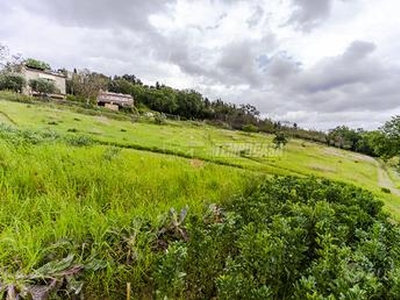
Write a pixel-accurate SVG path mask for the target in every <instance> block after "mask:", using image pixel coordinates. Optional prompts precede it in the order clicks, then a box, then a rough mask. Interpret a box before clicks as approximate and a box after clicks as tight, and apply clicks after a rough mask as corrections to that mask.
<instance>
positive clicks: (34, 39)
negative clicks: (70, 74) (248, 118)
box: [0, 0, 400, 130]
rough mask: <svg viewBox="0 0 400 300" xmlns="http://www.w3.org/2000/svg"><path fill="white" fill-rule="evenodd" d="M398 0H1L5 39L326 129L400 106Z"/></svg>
mask: <svg viewBox="0 0 400 300" xmlns="http://www.w3.org/2000/svg"><path fill="white" fill-rule="evenodd" d="M398 11H400V1H398V0H380V1H375V0H250V1H238V0H164V1H162V0H142V1H139V0H112V1H111V0H85V1H83V0H35V1H32V0H0V44H3V45H7V46H8V48H9V49H10V50H11V52H13V53H20V54H22V55H23V57H33V58H37V59H41V60H45V61H47V62H49V63H50V64H51V66H52V67H53V68H54V69H57V68H62V67H65V68H67V69H70V70H72V69H73V68H78V69H83V68H88V69H90V70H92V71H96V72H101V73H104V74H107V75H114V74H120V75H122V74H125V73H129V74H135V75H136V76H137V77H139V78H140V79H142V81H144V82H145V83H147V84H155V82H156V81H159V82H160V83H164V84H166V85H169V86H172V87H174V88H193V89H196V90H198V91H200V92H201V93H203V95H205V96H207V97H208V98H209V99H217V98H221V99H222V100H224V101H227V102H232V103H237V104H240V103H250V104H253V105H255V106H256V107H257V108H258V109H259V110H260V112H261V114H262V116H265V117H269V118H273V119H274V120H280V121H288V122H293V123H294V122H296V123H298V124H299V125H300V126H301V127H303V128H310V129H320V130H327V129H329V128H333V127H335V126H337V125H341V124H344V125H348V126H350V127H353V128H359V127H363V128H365V129H375V128H378V127H379V126H381V125H382V124H383V123H384V122H385V121H387V120H389V119H390V117H391V116H394V115H397V114H400V51H399V49H400V18H399V17H398Z"/></svg>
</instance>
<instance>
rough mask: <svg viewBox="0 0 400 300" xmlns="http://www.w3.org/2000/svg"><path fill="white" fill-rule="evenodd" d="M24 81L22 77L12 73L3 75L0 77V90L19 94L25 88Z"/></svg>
mask: <svg viewBox="0 0 400 300" xmlns="http://www.w3.org/2000/svg"><path fill="white" fill-rule="evenodd" d="M25 85H26V81H25V79H24V78H23V77H22V76H19V75H15V74H12V73H4V74H1V75H0V90H10V91H13V92H16V93H21V92H22V89H23V88H24V87H25Z"/></svg>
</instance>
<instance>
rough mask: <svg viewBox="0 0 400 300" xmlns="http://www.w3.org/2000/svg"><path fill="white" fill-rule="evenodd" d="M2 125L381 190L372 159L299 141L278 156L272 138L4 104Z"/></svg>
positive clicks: (191, 125)
mask: <svg viewBox="0 0 400 300" xmlns="http://www.w3.org/2000/svg"><path fill="white" fill-rule="evenodd" d="M0 116H1V119H0V122H5V123H6V124H8V125H10V126H14V127H17V128H19V129H29V130H39V131H55V132H58V133H61V134H67V133H68V134H75V135H85V136H88V137H90V138H92V139H93V140H94V141H97V142H99V143H101V144H113V145H116V146H120V147H126V148H133V149H137V150H146V151H153V152H164V153H167V154H173V155H176V156H182V157H189V158H190V157H193V158H199V159H203V160H206V161H210V162H215V163H220V164H227V165H233V166H237V167H241V168H245V169H250V170H256V171H263V172H266V173H269V174H282V175H284V174H293V175H310V174H314V175H317V176H324V177H327V178H330V179H336V180H342V181H345V182H351V183H353V184H356V185H360V186H363V187H366V188H369V189H372V190H378V186H379V185H378V172H377V168H378V165H377V163H376V161H375V160H374V159H372V158H370V157H368V156H365V155H360V154H355V153H352V152H348V151H343V150H339V149H336V148H331V147H326V146H324V145H318V144H314V143H309V142H305V141H301V140H296V139H293V140H291V141H290V143H289V144H288V145H287V147H286V148H285V149H284V150H283V151H279V150H278V151H276V150H275V149H274V147H273V144H272V142H271V141H272V136H269V135H265V134H257V133H245V132H240V131H230V130H222V129H217V128H215V127H212V126H208V125H205V124H202V123H197V122H171V121H169V122H168V124H166V125H156V124H151V123H146V122H132V121H129V120H128V121H127V120H115V119H110V118H107V117H104V116H102V115H97V116H91V115H86V114H81V113H77V112H74V110H73V109H70V108H66V107H62V106H60V105H54V104H47V105H29V104H22V103H15V102H8V101H0Z"/></svg>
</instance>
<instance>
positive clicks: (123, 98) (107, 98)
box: [97, 90, 134, 110]
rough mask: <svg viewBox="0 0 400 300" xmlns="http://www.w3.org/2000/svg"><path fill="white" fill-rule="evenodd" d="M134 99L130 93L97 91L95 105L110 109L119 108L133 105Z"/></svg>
mask: <svg viewBox="0 0 400 300" xmlns="http://www.w3.org/2000/svg"><path fill="white" fill-rule="evenodd" d="M133 104H134V100H133V97H132V96H131V95H126V94H119V93H111V92H105V91H103V90H100V91H99V94H98V96H97V105H99V106H104V107H106V108H109V109H112V110H119V109H120V108H121V107H133Z"/></svg>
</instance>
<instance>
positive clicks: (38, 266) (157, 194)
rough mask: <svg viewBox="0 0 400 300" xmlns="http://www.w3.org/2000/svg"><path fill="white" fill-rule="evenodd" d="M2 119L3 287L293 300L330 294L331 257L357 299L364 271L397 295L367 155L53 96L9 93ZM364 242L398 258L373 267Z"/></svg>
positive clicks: (384, 182) (377, 170)
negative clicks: (279, 145)
mask: <svg viewBox="0 0 400 300" xmlns="http://www.w3.org/2000/svg"><path fill="white" fill-rule="evenodd" d="M0 123H2V124H3V125H1V127H0V167H1V168H0V195H1V200H2V205H1V209H0V228H1V229H2V230H1V233H0V253H1V254H0V271H1V279H0V294H1V293H5V294H7V295H9V293H11V292H10V291H12V292H13V293H18V294H21V295H22V294H23V293H25V294H26V295H30V294H32V293H34V292H36V291H37V290H38V291H39V292H40V293H43V294H44V293H47V292H48V293H50V291H53V290H55V291H56V292H57V293H59V294H57V295H58V297H60V298H66V296H65V295H66V294H65V293H67V294H68V293H69V294H68V295H69V296H68V297H71V295H73V294H74V293H76V294H79V293H80V291H81V289H82V288H83V289H84V294H85V295H86V296H87V298H88V299H92V298H96V297H98V296H99V295H101V296H102V298H104V299H106V298H107V299H122V298H124V297H125V296H126V294H128V295H129V294H130V293H131V291H132V297H137V298H141V299H155V298H157V299H158V298H161V299H165V298H164V297H167V298H168V299H200V298H203V299H204V298H212V297H216V295H218V297H217V298H219V299H243V298H249V299H250V298H252V299H264V298H265V297H267V298H268V297H275V298H276V297H278V298H279V299H284V298H285V295H286V291H288V293H291V295H295V296H294V297H301V298H304V297H306V296H305V295H306V294H307V295H308V293H309V291H308V290H307V289H309V285H310V284H314V285H315V289H314V290H313V292H315V293H316V292H317V291H318V293H319V294H318V295H320V296H321V297H322V296H325V297H328V296H329V293H328V289H327V287H326V285H325V283H324V282H326V280H325V277H324V276H325V275H323V272H321V268H322V266H325V267H324V268H326V267H327V266H326V264H325V259H326V260H331V259H332V256H333V255H338V257H337V261H339V267H338V268H337V267H336V266H335V264H332V266H331V268H332V270H331V271H332V272H331V273H330V274H331V276H332V278H331V279H332V282H335V284H337V287H336V288H335V289H334V291H333V292H332V295H339V294H340V293H345V294H346V295H348V296H349V297H350V296H353V297H356V298H357V299H361V298H359V297H357V296H354V295H358V296H359V295H362V293H361V292H360V294H357V291H353V290H351V289H350V287H352V286H356V285H357V284H358V283H357V282H358V279H354V278H352V277H351V276H350V275H351V274H353V273H354V272H355V270H357V274H358V275H357V276H360V278H363V279H362V280H364V279H365V281H362V282H363V283H362V284H360V288H361V289H364V288H365V289H366V290H367V291H369V292H370V291H372V290H373V289H376V290H375V293H376V294H378V293H379V295H381V296H382V297H386V296H389V295H394V294H395V293H396V290H395V287H392V286H394V285H393V284H391V283H390V282H391V281H395V280H397V279H396V278H397V277H395V276H397V275H396V274H397V273H396V272H397V271H396V270H394V269H393V268H394V267H391V266H397V258H396V257H395V256H394V254H393V255H391V254H390V253H391V252H390V251H392V250H390V249H389V245H390V244H391V243H397V241H400V238H399V239H397V238H394V236H396V233H395V229H392V228H391V227H390V226H391V225H390V224H389V223H388V221H387V219H386V217H385V215H384V214H382V212H381V204H380V203H381V202H379V201H377V200H376V199H375V197H377V198H379V199H382V200H384V201H385V204H386V208H387V209H388V210H389V211H390V212H391V213H392V218H393V219H400V218H399V217H398V216H399V215H400V214H399V213H400V197H399V196H398V195H396V193H397V189H396V187H395V184H398V181H397V183H396V177H395V176H396V174H395V173H394V172H392V171H391V170H390V169H386V167H385V166H384V165H381V164H380V162H378V161H376V160H375V159H373V158H371V157H368V156H364V155H360V154H355V153H352V152H348V151H343V150H339V149H336V148H331V147H326V146H325V145H320V144H313V143H309V142H304V141H301V140H296V139H292V140H290V141H289V143H288V144H287V145H286V147H285V148H284V149H283V150H282V151H277V150H275V149H274V148H273V146H272V136H269V135H265V134H257V133H245V132H240V131H231V130H223V129H219V128H216V127H212V126H209V125H206V124H203V123H199V122H178V121H167V123H166V124H163V125H157V124H154V121H153V120H151V119H146V118H143V119H141V120H136V119H135V120H132V119H130V117H129V116H127V115H123V114H111V113H109V112H107V111H91V110H85V109H82V108H77V107H68V106H62V105H59V104H54V103H18V102H12V101H5V100H0ZM271 175H294V176H296V178H297V177H300V178H303V177H305V176H307V175H315V176H318V177H322V178H327V179H332V180H336V181H342V182H345V183H350V184H353V185H354V186H353V185H350V186H347V185H343V184H341V183H331V182H328V181H324V180H319V179H308V178H306V179H295V178H286V177H284V179H272V178H271V177H272V176H271ZM381 186H385V187H390V188H391V189H392V191H393V192H392V193H391V194H387V193H383V192H382V191H381ZM260 187H261V188H260ZM358 187H361V188H366V189H368V190H369V191H371V192H373V194H370V193H368V192H366V191H364V190H361V189H358ZM285 201H287V202H285ZM285 203H287V204H285ZM168 212H169V213H168ZM266 216H267V218H268V220H269V221H268V222H269V223H268V224H265V217H266ZM380 231H382V232H385V234H386V235H385V236H384V237H382V236H381V233H380ZM392 231H393V232H392ZM189 237H190V238H189ZM382 239H383V240H382ZM329 241H331V242H329ZM336 241H337V242H336ZM371 241H373V243H375V244H374V245H376V247H388V248H379V249H387V250H382V251H383V252H384V253H385V255H387V256H388V257H387V259H388V260H393V264H389V263H388V264H387V265H385V266H384V267H382V268H383V269H382V268H381V267H380V265H379V263H380V258H377V257H375V256H374V255H375V254H374V253H375V252H374V250H371V249H370V248H368V247H370V246H369V245H370V244H369V243H372V242H371ZM289 245H297V246H296V247H289ZM371 247H372V246H371ZM374 247H375V246H374ZM350 248H351V249H357V251H356V252H355V254H350V250H349V249H350ZM253 249H254V252H252V251H253ZM366 249H367V250H366ZM374 249H375V248H374ZM379 251H381V250H379ZM300 252H301V253H300ZM285 253H286V254H285ZM317 253H319V254H317ZM334 253H336V254H334ZM379 253H380V252H379ZM363 255H365V257H364V256H363ZM349 257H351V259H352V262H353V263H354V264H355V265H356V267H354V268H355V269H352V268H353V267H346V266H348V265H349V263H348V261H347V259H349ZM211 258H212V261H210V259H211ZM297 258H298V259H297ZM367 260H368V261H371V265H372V267H371V268H373V269H374V270H375V268H376V270H385V271H379V272H378V271H376V274H375V275H373V274H372V273H371V272H372V271H371V270H370V269H368V270H366V269H365V270H364V269H362V268H363V267H362V266H364V262H365V261H367ZM252 261H257V262H260V264H258V263H257V264H254V265H253V264H252V263H251V262H252ZM311 261H312V262H313V263H311ZM332 261H334V259H332ZM271 262H273V263H271ZM270 263H271V264H270ZM239 266H242V268H239ZM265 266H268V268H266V267H265ZM359 268H361V269H362V270H361V269H359ZM302 270H304V272H305V273H302V272H303V271H302ZM247 272H250V273H251V274H260V275H257V276H259V277H257V276H256V277H254V278H253V279H251V280H250V279H248V278H250V277H248V275H247ZM319 272H321V273H319ZM382 272H383V273H382ZM385 272H386V273H385ZM316 274H320V275H319V276H320V277H318V276H317V275H316ZM393 274H394V275H393ZM302 276H308V277H307V278H306V277H304V278H303V277H302ZM346 276H347V277H346ZM314 277H315V278H314ZM342 277H344V278H345V279H343V280H344V281H345V282H344V281H343V280H342V279H341V278H342ZM246 278H247V279H246ZM274 278H275V279H274ZM284 278H285V279H284ZM287 278H289V279H287ZM313 278H314V279H313ZM283 279H284V280H283ZM313 280H314V281H313ZM63 282H64V283H63ZM284 282H286V283H285V284H283V283H284ZM128 283H129V284H128ZM62 284H64V286H63V287H62ZM241 285H242V286H243V289H242V288H240V286H241ZM388 286H390V288H389V287H388ZM61 287H62V288H61ZM244 287H249V288H248V289H245V288H244ZM250 287H251V288H250ZM267 287H268V288H267ZM217 291H218V292H217ZM39 292H38V293H39ZM369 292H368V293H369ZM29 293H30V294H29ZM197 293H199V294H197ZM310 293H311V292H310ZM335 293H336V294H335ZM371 293H372V292H371ZM234 295H236V296H234ZM249 295H253V296H252V297H250V296H249ZM296 295H297V296H296ZM315 295H316V294H315ZM368 295H370V294H368ZM235 297H236V298H235ZM128 298H129V297H128ZM287 298H289V295H288V296H287ZM28 299H29V298H28ZM40 299H47V298H44V297H43V298H40ZM304 299H305V298H304Z"/></svg>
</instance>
